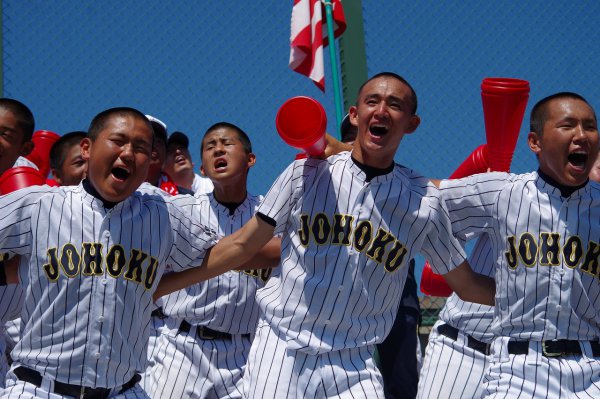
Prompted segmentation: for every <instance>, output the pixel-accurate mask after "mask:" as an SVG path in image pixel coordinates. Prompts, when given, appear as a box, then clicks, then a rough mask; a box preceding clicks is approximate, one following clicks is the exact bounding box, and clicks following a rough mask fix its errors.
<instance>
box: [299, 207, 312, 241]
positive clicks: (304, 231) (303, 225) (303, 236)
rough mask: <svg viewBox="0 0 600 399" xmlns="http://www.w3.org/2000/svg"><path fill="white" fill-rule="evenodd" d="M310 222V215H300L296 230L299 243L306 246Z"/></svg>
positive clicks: (308, 239)
mask: <svg viewBox="0 0 600 399" xmlns="http://www.w3.org/2000/svg"><path fill="white" fill-rule="evenodd" d="M308 222H310V216H308V215H300V230H298V238H299V239H300V244H302V245H303V246H305V247H306V246H308V242H309V241H310V226H309V225H308Z"/></svg>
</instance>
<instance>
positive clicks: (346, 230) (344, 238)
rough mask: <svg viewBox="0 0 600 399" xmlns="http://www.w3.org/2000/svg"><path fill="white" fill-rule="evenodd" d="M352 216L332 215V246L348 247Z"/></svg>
mask: <svg viewBox="0 0 600 399" xmlns="http://www.w3.org/2000/svg"><path fill="white" fill-rule="evenodd" d="M353 221H354V216H351V215H340V214H339V213H336V214H335V215H333V233H332V238H331V243H332V244H334V245H350V232H351V231H352V222H353Z"/></svg>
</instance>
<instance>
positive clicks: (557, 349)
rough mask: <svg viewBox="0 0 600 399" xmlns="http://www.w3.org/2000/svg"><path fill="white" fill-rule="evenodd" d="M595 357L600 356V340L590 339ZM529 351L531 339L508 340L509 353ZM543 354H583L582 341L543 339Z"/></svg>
mask: <svg viewBox="0 0 600 399" xmlns="http://www.w3.org/2000/svg"><path fill="white" fill-rule="evenodd" d="M589 342H590V345H591V346H592V354H593V356H594V357H600V342H598V341H589ZM528 352H529V341H512V340H511V341H508V353H510V354H511V355H526V354H527V353H528ZM542 354H543V355H544V356H546V357H560V356H572V355H581V354H582V353H581V341H572V340H568V339H555V340H552V341H542Z"/></svg>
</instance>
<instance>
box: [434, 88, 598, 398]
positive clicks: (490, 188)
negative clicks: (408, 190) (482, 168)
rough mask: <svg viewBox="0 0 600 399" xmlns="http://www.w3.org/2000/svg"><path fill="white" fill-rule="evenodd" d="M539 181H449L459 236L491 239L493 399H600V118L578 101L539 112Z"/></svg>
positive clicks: (486, 390)
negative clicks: (595, 170) (598, 177)
mask: <svg viewBox="0 0 600 399" xmlns="http://www.w3.org/2000/svg"><path fill="white" fill-rule="evenodd" d="M530 125H531V127H530V133H529V135H528V143H529V147H530V149H531V150H532V151H533V152H534V153H535V154H536V156H537V158H538V161H539V170H538V171H537V172H531V173H526V174H522V175H514V174H507V173H491V174H481V175H476V176H473V177H470V178H465V179H459V180H456V181H453V180H447V181H442V183H441V186H440V187H441V191H442V193H443V196H444V198H445V199H446V203H447V205H448V209H449V210H450V217H451V219H452V228H453V230H454V232H455V233H456V234H457V235H459V236H463V237H468V236H470V235H471V234H477V233H480V232H483V233H487V234H488V236H489V238H490V242H491V246H492V258H493V261H494V263H495V264H496V270H495V279H496V283H497V286H496V290H497V294H496V307H495V316H496V317H495V318H494V321H493V324H492V329H493V332H494V333H495V334H496V335H497V337H496V338H495V339H494V340H493V342H492V345H491V361H490V366H489V368H488V370H487V372H486V374H485V377H484V384H483V397H486V398H500V397H502V398H506V397H510V398H516V397H527V398H547V397H552V398H574V397H577V398H598V397H600V343H599V338H600V317H599V315H598V311H597V309H600V282H599V281H598V254H599V253H600V224H598V220H600V186H599V185H598V184H597V183H595V182H589V180H588V174H589V172H590V170H591V169H592V166H593V164H594V162H595V160H596V158H597V155H598V143H599V140H598V127H597V120H596V114H595V112H594V110H593V109H592V107H591V106H590V105H589V103H588V102H587V101H586V100H585V99H584V98H583V97H581V96H580V95H578V94H575V93H568V92H566V93H557V94H554V95H552V96H549V97H546V98H544V99H542V100H540V101H539V102H538V103H537V104H536V105H535V106H534V107H533V109H532V111H531V120H530Z"/></svg>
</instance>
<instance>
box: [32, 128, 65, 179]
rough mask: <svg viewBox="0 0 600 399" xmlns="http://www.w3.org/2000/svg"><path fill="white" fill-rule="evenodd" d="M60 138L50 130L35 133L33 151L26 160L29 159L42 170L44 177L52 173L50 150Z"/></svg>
mask: <svg viewBox="0 0 600 399" xmlns="http://www.w3.org/2000/svg"><path fill="white" fill-rule="evenodd" d="M59 138H60V136H59V135H58V134H56V133H54V132H51V131H49V130H38V131H37V132H35V133H33V136H32V137H31V141H33V144H34V147H33V150H32V151H31V152H30V153H29V155H27V156H26V157H25V158H27V159H29V160H30V161H31V162H33V163H34V164H35V166H37V167H38V169H39V170H40V173H41V174H42V175H43V176H48V173H49V172H50V149H51V148H52V145H53V144H54V143H56V141H57V140H58V139H59Z"/></svg>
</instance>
